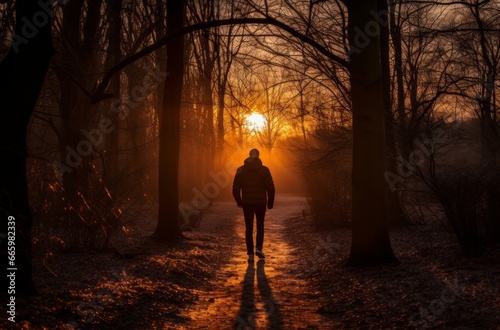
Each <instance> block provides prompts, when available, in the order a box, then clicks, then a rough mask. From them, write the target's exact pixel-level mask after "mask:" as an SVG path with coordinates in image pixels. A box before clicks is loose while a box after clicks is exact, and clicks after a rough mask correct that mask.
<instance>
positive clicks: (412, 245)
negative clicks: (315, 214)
mask: <svg viewBox="0 0 500 330" xmlns="http://www.w3.org/2000/svg"><path fill="white" fill-rule="evenodd" d="M311 222H312V221H311V220H307V219H303V218H301V217H296V218H294V219H291V221H290V222H289V226H288V235H289V237H293V238H294V239H293V242H294V246H296V247H299V248H300V249H301V250H303V251H310V254H309V255H306V256H305V258H304V259H302V263H301V268H300V271H301V272H302V274H303V276H304V277H306V278H307V279H308V282H309V288H308V290H310V291H311V292H314V293H316V298H317V300H316V302H319V306H318V312H320V313H321V314H322V315H324V316H325V317H328V318H331V319H335V320H338V321H339V322H340V324H339V325H340V328H345V329H369V328H373V329H382V328H383V329H403V328H404V329H406V328H410V329H425V328H430V329H500V314H499V313H498V311H499V310H500V249H499V248H498V247H493V248H490V249H489V250H487V251H485V253H484V254H483V255H481V256H479V257H474V258H467V257H465V256H464V254H463V253H461V251H460V248H459V246H458V243H457V241H456V237H455V235H454V234H453V233H452V232H451V231H449V230H447V229H446V228H437V227H435V226H408V227H402V228H398V229H392V230H391V241H392V246H393V249H394V252H395V254H396V256H397V257H398V259H399V261H400V264H399V265H393V266H378V267H367V268H351V267H345V266H343V264H344V262H345V260H346V259H347V257H348V247H349V246H350V242H351V231H350V230H349V229H332V230H325V231H315V230H313V227H312V226H310V225H309V226H308V225H306V226H305V223H311Z"/></svg>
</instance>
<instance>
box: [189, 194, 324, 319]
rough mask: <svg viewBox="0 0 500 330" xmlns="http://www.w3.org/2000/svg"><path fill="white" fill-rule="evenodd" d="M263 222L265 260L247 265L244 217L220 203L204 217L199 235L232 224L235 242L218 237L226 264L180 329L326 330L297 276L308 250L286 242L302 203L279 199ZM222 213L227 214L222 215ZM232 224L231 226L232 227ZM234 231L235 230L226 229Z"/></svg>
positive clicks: (283, 197)
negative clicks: (287, 225) (287, 227)
mask: <svg viewBox="0 0 500 330" xmlns="http://www.w3.org/2000/svg"><path fill="white" fill-rule="evenodd" d="M275 206H276V207H275V209H273V210H271V211H268V213H267V215H266V220H265V221H266V222H265V237H264V249H263V250H264V253H266V259H265V260H259V259H258V258H257V257H256V260H255V261H254V262H248V261H247V256H246V249H245V243H244V231H245V225H244V221H243V214H242V212H241V210H240V212H239V213H241V214H233V212H231V214H230V215H228V214H227V213H228V212H227V211H226V212H224V210H228V209H229V210H230V209H232V208H234V207H235V205H234V203H219V204H218V205H216V206H215V207H214V208H212V209H211V210H210V211H209V212H207V215H206V216H205V217H204V220H203V221H204V224H203V225H202V226H201V228H200V231H203V230H204V229H208V228H213V227H214V226H216V227H217V225H216V224H221V223H222V224H223V223H225V224H226V225H228V226H229V225H230V224H231V225H234V228H235V233H234V235H233V237H227V236H226V237H221V240H222V241H225V242H222V245H226V246H231V245H232V247H233V248H232V249H231V250H228V251H225V252H223V253H227V259H228V262H227V264H226V265H225V267H223V268H222V269H220V270H219V271H218V272H217V274H216V277H215V278H213V279H211V280H210V285H209V287H210V289H208V290H207V291H200V292H198V295H199V297H200V299H199V303H198V304H196V305H194V306H193V307H192V308H191V309H189V310H188V311H187V313H188V315H186V317H187V318H189V319H191V322H189V324H188V325H187V326H185V327H184V329H214V328H217V329H269V328H271V329H325V328H331V325H328V320H326V319H323V318H322V317H321V315H319V314H318V313H316V309H317V308H318V306H317V305H316V304H315V303H314V300H313V299H311V297H310V295H309V294H308V292H307V289H306V282H305V280H303V279H301V278H300V274H297V271H296V270H297V267H296V265H297V261H298V258H300V257H301V255H303V254H305V253H307V251H297V250H295V249H293V248H292V247H291V246H290V245H289V244H288V243H287V238H286V237H285V223H286V221H287V219H290V218H292V217H297V216H300V215H301V214H302V210H303V209H304V208H305V207H306V203H305V200H304V199H303V198H298V197H291V196H278V198H277V200H276V203H275ZM222 214H226V215H222ZM231 222H232V223H231ZM230 227H233V226H230Z"/></svg>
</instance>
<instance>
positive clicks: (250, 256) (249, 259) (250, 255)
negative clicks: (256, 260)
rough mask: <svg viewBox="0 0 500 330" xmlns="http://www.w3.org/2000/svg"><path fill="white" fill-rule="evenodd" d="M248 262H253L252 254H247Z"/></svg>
mask: <svg viewBox="0 0 500 330" xmlns="http://www.w3.org/2000/svg"><path fill="white" fill-rule="evenodd" d="M248 261H249V262H251V261H253V254H249V255H248Z"/></svg>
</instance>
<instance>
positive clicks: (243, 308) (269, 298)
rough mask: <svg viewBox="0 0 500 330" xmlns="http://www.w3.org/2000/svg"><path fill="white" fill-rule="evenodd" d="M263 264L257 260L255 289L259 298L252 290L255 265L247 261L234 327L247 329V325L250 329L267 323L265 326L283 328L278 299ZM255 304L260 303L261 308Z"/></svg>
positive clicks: (262, 261) (253, 287)
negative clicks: (257, 297)
mask: <svg viewBox="0 0 500 330" xmlns="http://www.w3.org/2000/svg"><path fill="white" fill-rule="evenodd" d="M264 266H265V261H264V260H259V261H258V262H257V289H258V291H259V298H260V299H256V297H255V292H254V290H255V266H254V263H253V261H251V262H249V263H248V267H247V270H246V273H245V277H244V280H243V291H242V294H241V304H240V309H239V311H238V316H237V319H236V324H235V329H247V328H248V327H250V328H252V329H253V328H256V327H259V328H260V327H261V326H263V324H265V323H267V327H266V328H272V329H282V328H283V318H282V316H281V313H280V310H279V306H278V301H277V299H276V297H275V296H274V295H273V292H272V290H271V287H270V285H269V281H268V279H267V277H266V273H265V267H264ZM258 300H259V301H258ZM257 305H262V308H257Z"/></svg>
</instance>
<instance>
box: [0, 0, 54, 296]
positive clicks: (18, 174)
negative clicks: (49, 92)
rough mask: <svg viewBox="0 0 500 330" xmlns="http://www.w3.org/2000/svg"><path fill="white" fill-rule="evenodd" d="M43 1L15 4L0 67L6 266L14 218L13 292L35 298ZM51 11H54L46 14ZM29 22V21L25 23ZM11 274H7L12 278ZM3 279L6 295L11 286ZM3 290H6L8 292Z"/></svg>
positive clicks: (47, 45) (48, 45)
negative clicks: (34, 189) (34, 121)
mask: <svg viewBox="0 0 500 330" xmlns="http://www.w3.org/2000/svg"><path fill="white" fill-rule="evenodd" d="M41 3H42V2H37V1H30V0H17V2H16V28H15V36H14V39H13V42H12V44H11V48H10V50H9V53H8V54H7V57H6V58H5V60H4V61H3V63H2V64H1V65H0V100H2V108H1V109H0V155H1V160H0V183H1V186H0V189H1V190H0V196H1V198H0V216H1V218H2V219H1V220H0V221H1V223H2V228H1V232H2V236H1V237H0V238H1V247H2V255H3V256H4V257H3V258H2V267H3V269H4V272H5V270H6V267H7V265H8V263H7V261H8V259H7V235H5V233H7V221H8V217H9V216H12V217H14V218H15V251H16V256H15V261H14V264H9V266H10V267H12V268H17V271H15V273H16V280H15V282H16V285H15V293H16V294H19V293H33V292H34V291H35V289H34V286H33V281H32V266H31V228H32V221H33V217H32V213H31V209H30V204H29V196H28V186H27V178H26V156H27V149H26V135H27V129H28V123H29V120H30V116H31V113H32V112H33V109H34V108H35V105H36V102H37V99H38V96H39V94H40V90H41V88H42V86H43V83H44V81H45V76H46V74H47V69H48V66H49V62H50V58H51V57H52V54H53V52H54V51H53V47H52V37H51V17H50V15H49V14H48V13H47V9H44V8H42V7H41V6H40V4H41ZM48 10H49V11H50V8H49V9H48ZM35 13H38V15H39V16H40V13H45V15H44V17H45V18H46V21H45V22H44V24H40V22H41V21H37V23H38V25H35V24H33V23H30V24H31V26H32V27H34V28H32V29H30V28H29V27H27V25H28V23H26V22H27V21H29V22H33V16H34V15H35ZM26 20H27V21H26ZM10 272H11V271H8V273H10ZM8 282H9V278H7V276H6V274H5V273H4V275H3V276H2V292H4V293H6V290H7V288H8V287H9V283H8ZM4 290H5V291H4Z"/></svg>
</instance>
